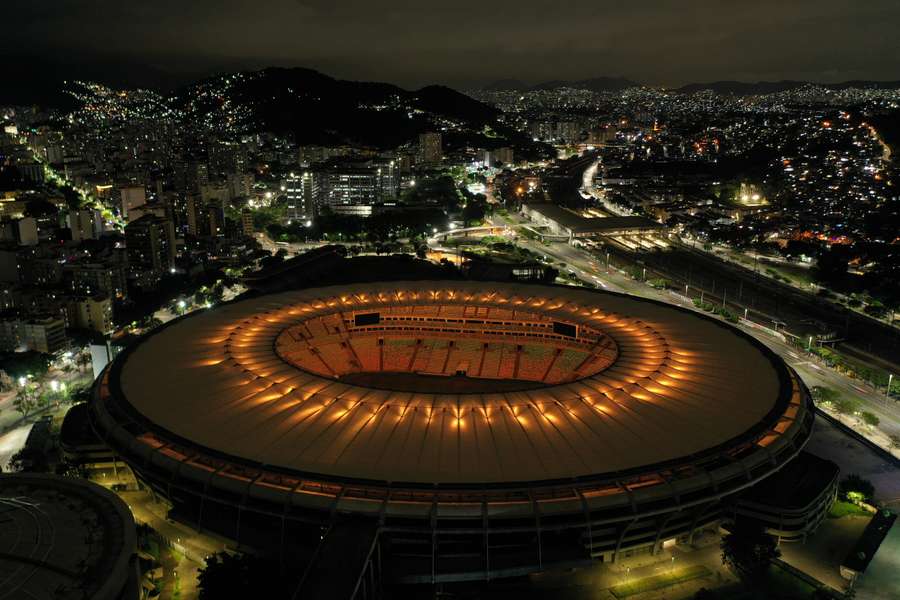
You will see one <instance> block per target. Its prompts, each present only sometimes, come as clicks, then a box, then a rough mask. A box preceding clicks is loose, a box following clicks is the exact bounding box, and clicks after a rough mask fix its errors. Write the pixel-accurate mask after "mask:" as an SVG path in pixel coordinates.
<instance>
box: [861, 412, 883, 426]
mask: <svg viewBox="0 0 900 600" xmlns="http://www.w3.org/2000/svg"><path fill="white" fill-rule="evenodd" d="M862 420H863V422H864V423H865V424H866V425H868V426H869V427H877V426H878V424H879V423H880V422H881V419H879V418H878V415H875V414H873V413H870V412H869V411H867V410H865V411H863V413H862Z"/></svg>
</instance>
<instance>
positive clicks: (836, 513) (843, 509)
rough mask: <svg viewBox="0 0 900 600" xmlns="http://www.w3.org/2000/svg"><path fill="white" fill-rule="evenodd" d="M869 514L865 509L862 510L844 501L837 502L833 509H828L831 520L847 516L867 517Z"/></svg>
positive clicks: (832, 506)
mask: <svg viewBox="0 0 900 600" xmlns="http://www.w3.org/2000/svg"><path fill="white" fill-rule="evenodd" d="M868 514H869V513H868V511H866V510H865V509H864V508H861V507H860V506H858V505H856V504H853V503H852V502H845V501H843V500H835V501H834V504H832V505H831V508H829V509H828V518H829V519H840V518H841V517H847V516H866V515H868Z"/></svg>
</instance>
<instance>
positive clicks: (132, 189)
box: [119, 185, 147, 221]
mask: <svg viewBox="0 0 900 600" xmlns="http://www.w3.org/2000/svg"><path fill="white" fill-rule="evenodd" d="M146 203H147V190H146V189H144V186H142V185H128V186H123V187H120V188H119V207H120V211H121V214H122V218H124V219H125V220H126V221H130V220H131V219H130V218H129V216H128V211H129V210H131V209H132V208H136V207H138V206H142V205H144V204H146Z"/></svg>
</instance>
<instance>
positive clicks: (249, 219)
mask: <svg viewBox="0 0 900 600" xmlns="http://www.w3.org/2000/svg"><path fill="white" fill-rule="evenodd" d="M255 231H256V229H255V228H254V227H253V211H251V210H249V209H246V208H245V209H244V210H242V211H241V233H243V234H244V236H245V237H253V234H254V232H255Z"/></svg>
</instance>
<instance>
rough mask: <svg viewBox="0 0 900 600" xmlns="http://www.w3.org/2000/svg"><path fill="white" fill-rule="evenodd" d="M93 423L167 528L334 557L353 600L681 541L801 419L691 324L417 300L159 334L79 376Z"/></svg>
mask: <svg viewBox="0 0 900 600" xmlns="http://www.w3.org/2000/svg"><path fill="white" fill-rule="evenodd" d="M91 419H92V421H93V424H94V427H95V429H96V430H97V431H98V432H99V433H100V434H101V436H102V437H103V438H104V439H105V441H106V442H107V443H108V444H109V445H110V446H111V447H112V448H113V449H114V451H115V452H117V453H118V454H120V455H121V456H122V458H123V459H124V460H125V461H126V462H127V463H128V464H129V465H130V466H131V467H132V469H133V470H134V471H135V473H136V475H137V476H138V477H139V479H140V480H141V481H142V482H143V483H144V484H145V485H148V486H150V487H151V488H152V489H153V490H154V491H155V492H156V493H158V494H160V495H162V496H164V497H165V498H167V499H168V500H169V501H170V502H171V503H172V505H173V511H172V514H173V516H174V517H175V518H177V519H183V520H185V521H187V522H190V523H192V524H193V525H195V526H196V527H198V528H200V529H202V530H212V531H216V532H218V533H220V534H222V535H225V536H227V537H229V538H230V539H234V540H237V542H238V543H240V544H247V545H249V546H256V547H259V546H260V545H268V546H269V547H270V549H271V547H272V546H274V547H275V548H274V549H275V551H276V552H279V551H280V552H282V553H284V552H286V549H290V552H291V555H292V556H302V555H303V552H302V551H300V550H297V548H306V549H307V550H308V552H309V554H308V557H309V560H313V561H319V562H320V563H321V562H322V561H323V560H324V561H326V562H327V557H329V556H341V557H342V558H341V561H342V562H341V568H342V570H341V571H335V572H342V573H344V576H343V578H342V579H344V580H347V582H348V583H346V585H349V586H351V588H352V590H351V591H353V592H354V593H357V592H358V591H359V589H360V586H363V587H365V586H366V585H369V586H371V585H374V582H375V580H376V579H377V578H380V577H384V578H385V579H387V580H390V581H395V582H407V583H416V582H419V583H426V582H437V581H460V580H469V579H482V578H496V577H503V576H509V575H517V574H523V573H528V572H532V571H537V570H541V569H546V568H549V567H552V566H564V565H569V566H572V565H578V564H583V563H585V562H587V561H590V560H595V561H596V560H603V561H615V560H616V559H617V558H619V557H621V556H624V555H632V554H634V553H642V552H648V553H656V552H658V551H659V550H660V549H661V548H662V547H663V546H664V545H668V544H670V543H675V542H689V541H690V540H691V539H693V538H694V536H696V535H698V534H699V533H701V532H703V531H704V530H715V529H717V528H718V526H719V524H720V523H722V522H723V520H725V519H727V518H728V517H729V515H731V514H732V507H733V501H734V499H735V498H736V497H737V496H739V495H740V493H741V492H742V491H745V490H747V489H749V488H751V487H752V486H754V484H756V483H757V482H760V481H761V480H764V479H765V478H767V477H768V476H770V475H772V474H773V473H775V472H777V471H778V470H779V469H781V467H782V466H783V465H785V464H786V463H788V462H789V461H791V460H792V459H793V458H794V457H795V456H796V455H797V454H798V453H799V452H800V451H801V450H802V448H803V446H804V444H805V443H806V440H807V438H808V437H809V435H810V433H811V429H812V423H813V411H812V406H811V402H810V399H809V395H808V392H807V390H806V389H805V388H804V386H803V384H802V382H801V381H800V379H799V378H798V377H797V375H796V374H795V373H794V372H793V371H792V370H790V369H789V368H788V367H787V366H786V365H785V364H784V362H783V361H782V360H781V359H780V358H779V357H778V356H776V355H775V354H774V353H773V352H771V351H770V350H769V349H768V348H766V347H765V346H764V345H762V344H760V343H759V342H757V341H756V340H754V339H753V338H751V337H749V336H747V335H746V334H744V333H742V332H741V331H739V330H737V329H736V328H733V327H731V326H728V325H727V324H725V323H723V322H721V321H719V320H716V319H713V318H710V317H706V316H704V315H700V314H698V313H695V312H692V311H689V310H685V309H681V308H678V307H674V306H671V305H667V304H663V303H660V302H655V301H652V300H646V299H641V298H636V297H632V296H626V295H621V294H615V293H610V292H602V291H593V290H587V289H583V288H572V287H564V286H539V285H528V284H514V283H484V282H466V281H415V282H386V283H377V284H356V285H341V286H333V287H323V288H316V289H303V290H296V291H289V292H282V293H277V294H271V295H260V296H256V297H252V298H248V299H242V300H237V301H234V302H231V303H227V304H225V305H222V306H220V307H218V308H215V309H212V310H208V311H202V312H197V313H194V314H191V315H189V316H186V317H183V318H180V319H177V320H175V321H172V322H170V323H168V324H166V325H165V326H163V327H160V328H159V329H157V330H156V331H154V332H153V333H152V334H150V335H148V336H146V337H145V338H143V339H142V340H141V341H140V342H139V343H137V344H135V345H132V346H131V347H129V348H128V349H127V350H125V351H124V352H123V353H122V354H120V355H119V356H118V357H117V358H116V360H115V361H114V362H113V363H112V364H111V365H110V366H109V367H108V368H107V369H106V370H105V371H104V373H103V374H102V375H101V376H100V378H98V380H97V383H96V384H95V390H94V400H93V402H92V404H91ZM330 547H333V548H334V549H336V550H334V551H332V550H329V548H330ZM338 550H339V551H338ZM354 561H355V562H357V563H358V565H359V569H358V571H359V577H355V576H349V575H348V573H350V572H351V571H352V570H353V568H354V567H352V566H351V565H352V564H353V563H354ZM321 569H323V571H322V572H323V573H327V572H328V570H327V569H328V568H327V566H323V567H321ZM367 582H368V583H367ZM353 586H355V587H353Z"/></svg>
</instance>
